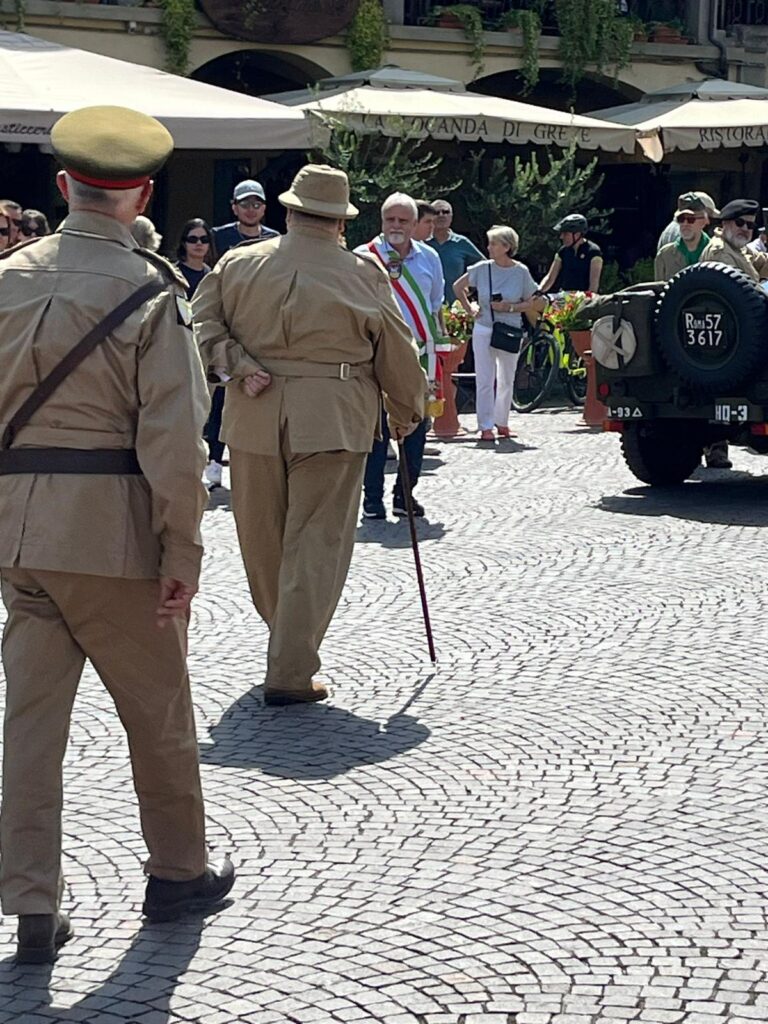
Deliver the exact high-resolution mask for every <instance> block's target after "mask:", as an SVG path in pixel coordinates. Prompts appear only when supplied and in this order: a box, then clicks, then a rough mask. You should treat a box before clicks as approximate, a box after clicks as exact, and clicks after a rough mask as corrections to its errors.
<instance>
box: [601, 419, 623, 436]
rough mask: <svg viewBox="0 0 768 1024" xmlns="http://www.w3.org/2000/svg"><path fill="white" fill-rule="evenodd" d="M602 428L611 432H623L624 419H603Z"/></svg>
mask: <svg viewBox="0 0 768 1024" xmlns="http://www.w3.org/2000/svg"><path fill="white" fill-rule="evenodd" d="M603 430H605V431H608V432H609V433H613V434H623V433H624V421H623V420H603Z"/></svg>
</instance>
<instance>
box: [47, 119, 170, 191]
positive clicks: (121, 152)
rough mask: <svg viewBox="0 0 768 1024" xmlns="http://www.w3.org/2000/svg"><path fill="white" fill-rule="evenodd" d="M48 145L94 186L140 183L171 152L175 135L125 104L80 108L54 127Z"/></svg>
mask: <svg viewBox="0 0 768 1024" xmlns="http://www.w3.org/2000/svg"><path fill="white" fill-rule="evenodd" d="M51 145H52V146H53V149H54V151H55V153H56V156H57V157H58V158H59V160H60V161H61V164H62V166H63V167H64V170H65V171H66V172H67V174H70V175H71V176H72V177H73V178H74V179H75V180H76V181H82V182H83V183H84V184H86V185H93V186H94V187H95V188H107V189H122V188H137V187H138V186H139V185H144V184H145V183H146V182H147V181H149V179H150V178H151V177H152V175H153V174H155V172H156V171H159V170H160V168H161V167H162V166H163V164H164V163H165V161H166V160H167V159H168V157H169V156H170V155H171V153H172V152H173V137H172V136H171V133H170V132H169V131H168V129H167V128H165V127H163V125H161V124H160V122H159V121H158V120H156V119H155V118H154V117H150V116H149V115H148V114H140V113H139V112H138V111H137V110H129V109H128V107H82V108H81V109H80V110H72V111H71V112H70V113H69V114H65V115H64V116H63V117H62V118H60V119H59V120H58V121H57V122H56V124H55V125H54V126H53V130H52V131H51Z"/></svg>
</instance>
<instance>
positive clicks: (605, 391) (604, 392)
mask: <svg viewBox="0 0 768 1024" xmlns="http://www.w3.org/2000/svg"><path fill="white" fill-rule="evenodd" d="M597 393H598V395H599V396H600V397H601V398H607V397H608V395H610V393H611V385H610V384H607V383H606V382H605V381H603V383H602V384H598V385H597Z"/></svg>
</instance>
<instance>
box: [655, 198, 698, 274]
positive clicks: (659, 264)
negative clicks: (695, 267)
mask: <svg viewBox="0 0 768 1024" xmlns="http://www.w3.org/2000/svg"><path fill="white" fill-rule="evenodd" d="M686 198H687V199H688V202H686V203H685V204H684V205H683V209H681V210H678V211H677V213H676V214H675V220H676V221H677V224H678V226H679V228H680V238H679V239H678V240H677V241H676V242H669V243H668V244H667V245H663V246H662V247H661V249H659V251H658V252H657V253H656V260H655V262H654V273H655V277H656V280H657V281H668V280H669V278H670V277H673V276H674V275H675V274H676V273H677V272H678V271H679V270H683V269H684V268H685V267H690V266H691V265H692V264H694V263H698V262H699V258H700V257H701V254H702V252H703V251H704V249H705V248H706V247H707V245H708V244H709V241H710V239H709V235H708V234H707V233H706V232H705V231H704V228H705V227H706V226H707V224H708V223H709V216H708V213H707V208H706V206H705V205H704V203H703V201H702V200H701V199H699V198H698V197H697V196H696V195H695V194H694V193H693V192H689V193H687V196H686Z"/></svg>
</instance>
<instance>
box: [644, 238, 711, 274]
mask: <svg viewBox="0 0 768 1024" xmlns="http://www.w3.org/2000/svg"><path fill="white" fill-rule="evenodd" d="M706 251H707V250H706V247H705V249H704V252H706ZM690 265H691V264H689V263H687V262H686V259H685V256H684V255H683V254H682V253H681V252H680V247H679V246H678V244H677V242H670V243H669V244H668V245H663V246H662V247H661V248H660V249H659V251H658V252H657V253H656V259H655V260H654V262H653V273H654V280H656V281H668V280H669V279H670V277H674V275H675V274H677V273H678V271H680V270H685V268H686V267H688V266H690Z"/></svg>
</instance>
